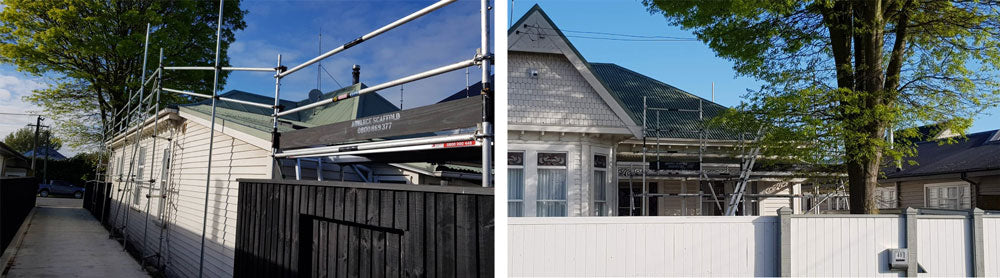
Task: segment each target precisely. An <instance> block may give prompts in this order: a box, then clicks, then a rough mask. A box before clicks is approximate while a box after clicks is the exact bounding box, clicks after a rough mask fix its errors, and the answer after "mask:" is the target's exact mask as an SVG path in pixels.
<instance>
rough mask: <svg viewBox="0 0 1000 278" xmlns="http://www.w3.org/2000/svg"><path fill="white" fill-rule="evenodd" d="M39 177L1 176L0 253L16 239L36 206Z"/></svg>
mask: <svg viewBox="0 0 1000 278" xmlns="http://www.w3.org/2000/svg"><path fill="white" fill-rule="evenodd" d="M35 194H38V179H37V178H33V177H28V178H3V177H0V243H2V244H0V245H2V246H0V247H2V248H0V253H3V251H4V250H6V249H7V245H8V244H10V241H11V240H13V239H14V235H15V234H17V230H18V229H19V228H20V227H21V224H22V223H24V218H25V217H27V216H28V213H29V212H31V209H32V208H34V207H35Z"/></svg>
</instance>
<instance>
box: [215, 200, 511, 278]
mask: <svg viewBox="0 0 1000 278" xmlns="http://www.w3.org/2000/svg"><path fill="white" fill-rule="evenodd" d="M239 192H240V194H239V217H238V220H237V232H236V261H235V272H234V274H235V276H237V277H251V276H255V277H258V276H259V277H294V276H299V277H310V276H311V277H347V276H350V277H402V276H407V277H493V271H494V268H493V267H494V266H493V239H494V235H493V231H494V229H493V228H494V227H493V223H494V222H493V200H494V199H493V189H491V188H469V187H449V186H427V185H401V184H370V183H368V184H366V183H350V182H319V181H286V180H240V191H239Z"/></svg>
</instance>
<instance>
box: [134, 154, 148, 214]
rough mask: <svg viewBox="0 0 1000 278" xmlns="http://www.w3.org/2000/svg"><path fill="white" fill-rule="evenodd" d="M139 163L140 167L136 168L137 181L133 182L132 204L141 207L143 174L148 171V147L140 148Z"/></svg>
mask: <svg viewBox="0 0 1000 278" xmlns="http://www.w3.org/2000/svg"><path fill="white" fill-rule="evenodd" d="M137 162H138V163H136V164H137V165H138V167H136V171H137V172H136V173H135V180H133V181H132V184H133V186H132V204H135V205H139V201H141V200H142V199H141V198H142V190H141V188H142V183H143V176H142V173H143V172H144V170H146V147H139V161H137Z"/></svg>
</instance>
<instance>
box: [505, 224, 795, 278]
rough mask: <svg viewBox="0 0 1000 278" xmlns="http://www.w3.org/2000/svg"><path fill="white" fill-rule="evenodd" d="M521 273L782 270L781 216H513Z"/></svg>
mask: <svg viewBox="0 0 1000 278" xmlns="http://www.w3.org/2000/svg"><path fill="white" fill-rule="evenodd" d="M508 221H509V222H508V223H509V227H508V230H507V237H508V238H512V239H519V240H509V241H507V244H508V248H507V250H508V253H507V256H508V257H507V258H508V260H507V262H508V263H507V269H508V271H509V274H510V275H511V276H514V277H537V276H566V277H583V276H594V277H606V276H643V277H676V276H778V275H779V274H780V273H779V268H778V261H779V260H778V255H779V253H778V252H779V246H780V244H779V236H778V231H779V229H780V225H779V221H778V217H773V216H770V217H769V216H736V217H725V218H720V217H710V216H707V217H706V216H691V217H566V218H544V219H543V218H511V219H509V220H508Z"/></svg>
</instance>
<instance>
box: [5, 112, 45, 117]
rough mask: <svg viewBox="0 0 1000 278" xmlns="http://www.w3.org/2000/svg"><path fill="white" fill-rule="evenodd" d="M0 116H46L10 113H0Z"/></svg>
mask: <svg viewBox="0 0 1000 278" xmlns="http://www.w3.org/2000/svg"><path fill="white" fill-rule="evenodd" d="M0 115H16V116H46V115H45V114H31V113H10V112H0Z"/></svg>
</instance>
